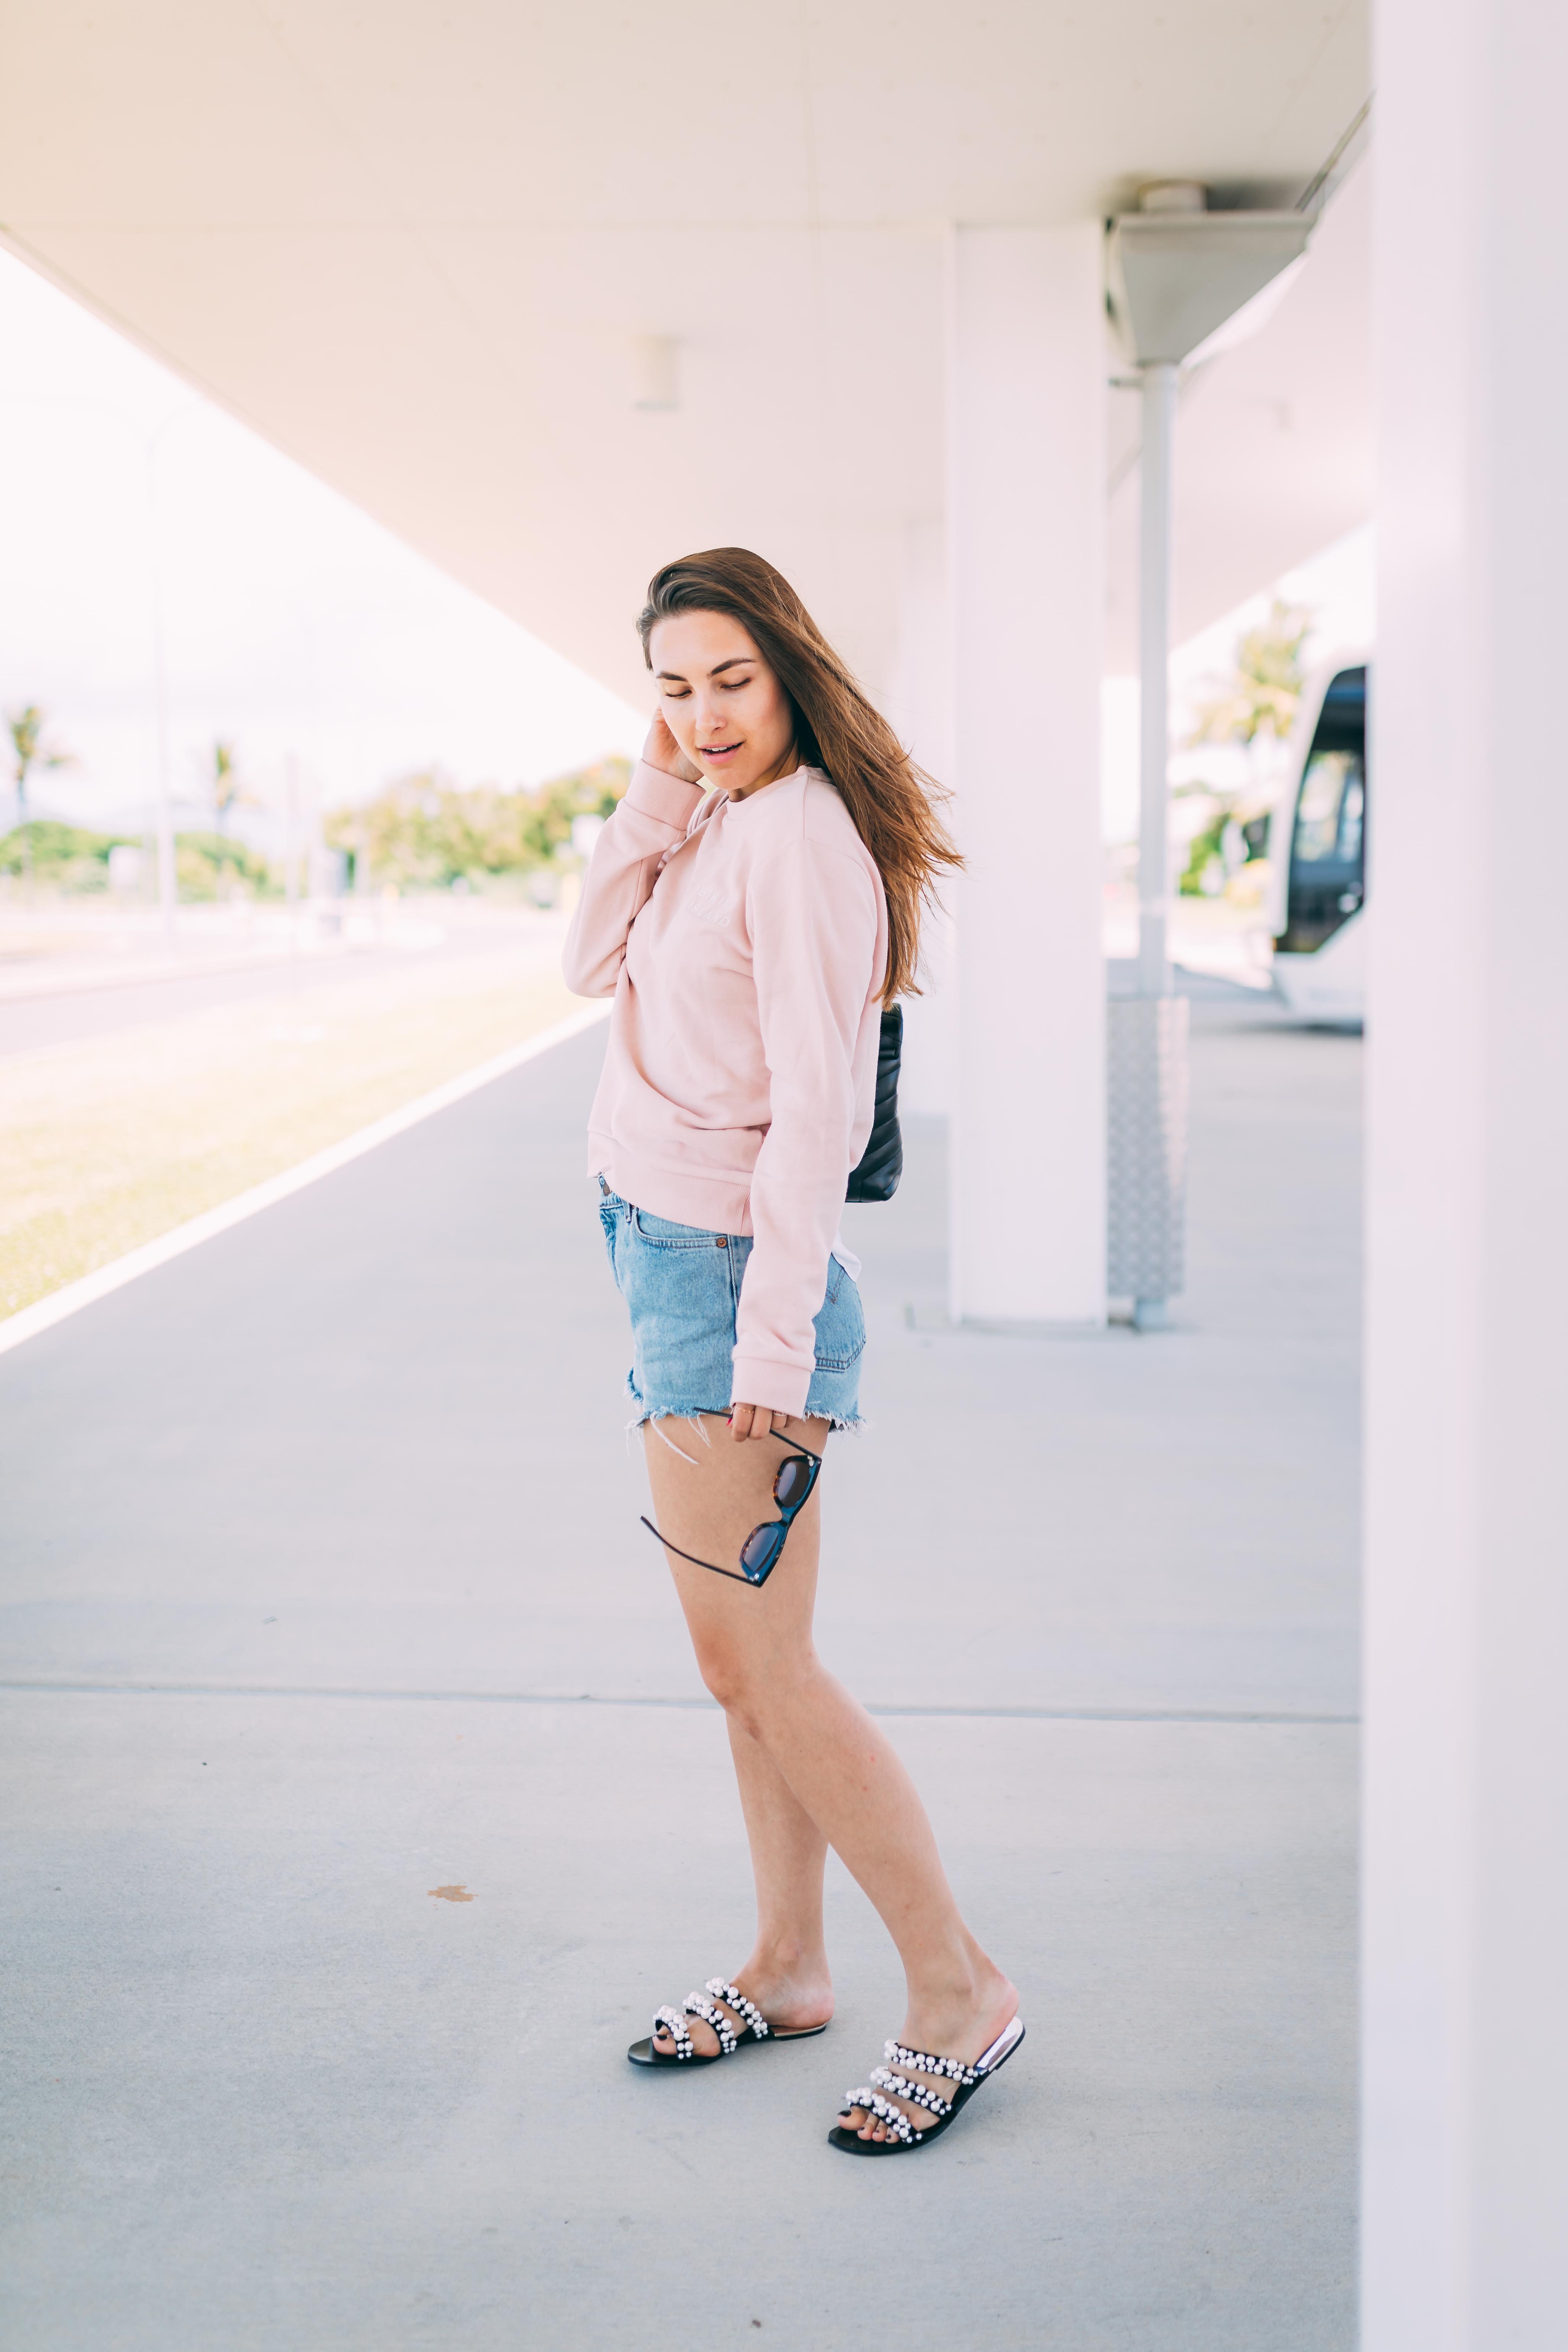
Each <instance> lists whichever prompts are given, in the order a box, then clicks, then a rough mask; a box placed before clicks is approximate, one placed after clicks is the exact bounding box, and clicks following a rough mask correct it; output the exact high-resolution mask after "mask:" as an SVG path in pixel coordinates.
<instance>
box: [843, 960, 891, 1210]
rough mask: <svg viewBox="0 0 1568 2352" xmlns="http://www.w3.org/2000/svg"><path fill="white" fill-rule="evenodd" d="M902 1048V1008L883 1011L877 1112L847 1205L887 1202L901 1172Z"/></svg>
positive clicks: (849, 1190)
mask: <svg viewBox="0 0 1568 2352" xmlns="http://www.w3.org/2000/svg"><path fill="white" fill-rule="evenodd" d="M903 1046H904V1008H903V1006H902V1005H901V1004H889V1005H884V1007H883V1008H882V1041H881V1044H880V1045H879V1047H878V1051H877V1108H876V1109H875V1111H874V1112H873V1114H872V1118H871V1139H870V1141H869V1142H868V1144H867V1146H866V1149H865V1150H864V1151H863V1152H862V1153H861V1155H860V1165H859V1166H858V1168H857V1169H856V1170H855V1171H854V1172H853V1174H852V1175H851V1176H850V1179H849V1189H848V1191H847V1192H846V1193H845V1195H844V1197H845V1199H846V1200H847V1201H890V1200H891V1199H892V1197H893V1195H894V1193H895V1192H897V1191H898V1189H899V1179H900V1176H901V1175H902V1174H903V1172H904V1139H903V1137H902V1136H901V1135H900V1133H899V1056H900V1054H901V1053H902V1052H903Z"/></svg>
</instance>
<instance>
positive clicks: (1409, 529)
mask: <svg viewBox="0 0 1568 2352" xmlns="http://www.w3.org/2000/svg"><path fill="white" fill-rule="evenodd" d="M1378 47H1379V54H1378V57H1377V59H1376V70H1375V73H1374V76H1373V79H1374V81H1375V84H1376V88H1377V93H1378V98H1377V103H1378V109H1379V122H1378V129H1377V152H1376V157H1375V171H1376V175H1377V178H1376V197H1377V246H1376V252H1377V277H1376V297H1375V303H1376V319H1377V327H1376V332H1377V339H1378V368H1379V378H1380V381H1379V392H1378V400H1379V409H1380V417H1381V424H1380V431H1381V442H1382V446H1381V453H1380V459H1379V465H1380V487H1379V531H1380V558H1379V561H1380V570H1381V580H1380V586H1379V604H1380V615H1379V633H1378V644H1377V651H1376V659H1375V667H1374V670H1373V705H1372V709H1373V744H1372V760H1371V766H1370V795H1369V808H1370V814H1371V824H1372V833H1371V860H1370V886H1371V887H1370V892H1369V912H1368V924H1369V949H1370V953H1371V977H1370V987H1371V997H1370V1020H1369V1050H1370V1058H1371V1079H1370V1112H1371V1140H1370V1161H1369V1172H1368V1183H1369V1205H1368V1241H1369V1290H1368V1303H1369V1335H1368V1402H1367V1416H1368V1500H1367V1571H1368V1602H1367V1636H1366V1716H1367V1747H1366V1757H1367V1761H1366V1827H1367V1841H1366V1864H1365V1873H1366V1878H1365V1886H1366V1927H1365V1937H1366V1941H1365V1951H1366V1959H1365V2035H1366V2042H1365V2103H1366V2104H1365V2158H1364V2162H1365V2237H1364V2258H1363V2262H1364V2267H1363V2279H1364V2285H1363V2338H1362V2342H1363V2352H1511V2347H1519V2352H1536V2347H1545V2346H1547V2345H1553V2344H1559V2343H1561V2342H1563V2340H1564V2335H1565V2333H1568V2123H1565V2118H1568V1485H1565V1480H1568V1472H1565V1468H1564V1465H1565V1462H1568V1375H1565V1367H1568V1248H1565V1245H1564V1226H1565V1222H1568V918H1565V914H1564V904H1563V877H1564V876H1565V875H1568V784H1565V782H1564V778H1563V751H1562V748H1561V733H1562V728H1561V720H1560V718H1559V715H1558V712H1557V709H1556V707H1555V701H1554V699H1553V698H1552V693H1551V690H1550V689H1549V691H1548V698H1547V701H1546V703H1545V704H1542V701H1541V700H1540V699H1539V698H1538V696H1537V694H1536V692H1535V690H1534V682H1535V681H1546V680H1556V679H1558V678H1559V677H1561V674H1562V670H1563V648H1564V645H1565V644H1568V571H1565V551H1568V440H1565V438H1564V435H1563V419H1562V413H1561V411H1562V401H1563V383H1564V381H1565V380H1568V348H1565V346H1568V332H1565V327H1568V307H1565V306H1568V284H1565V269H1564V258H1563V257H1564V251H1565V247H1564V237H1563V203H1562V186H1561V167H1560V163H1559V160H1558V158H1559V154H1560V149H1561V133H1562V121H1563V108H1564V103H1565V93H1568V16H1565V14H1564V12H1563V9H1561V8H1560V7H1555V8H1554V7H1552V6H1548V5H1542V0H1383V5H1382V9H1381V14H1380V18H1379V35H1378Z"/></svg>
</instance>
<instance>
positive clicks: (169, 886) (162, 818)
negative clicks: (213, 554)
mask: <svg viewBox="0 0 1568 2352" xmlns="http://www.w3.org/2000/svg"><path fill="white" fill-rule="evenodd" d="M147 467H148V477H149V482H150V491H149V496H150V500H151V505H152V509H153V513H152V533H151V536H152V544H153V562H152V588H153V597H152V603H153V694H154V698H155V701H156V705H157V719H158V907H159V911H160V913H161V914H162V917H163V950H164V952H165V954H167V955H174V953H175V952H176V951H177V948H178V940H177V936H176V932H175V917H174V909H175V906H176V904H177V902H178V897H179V879H178V875H177V873H176V869H175V865H174V810H173V807H172V805H171V801H170V793H169V667H168V659H167V656H166V654H165V652H164V647H163V579H162V576H161V575H162V566H161V559H160V556H159V551H158V477H157V456H156V451H155V450H154V449H153V448H149V450H148V453H147Z"/></svg>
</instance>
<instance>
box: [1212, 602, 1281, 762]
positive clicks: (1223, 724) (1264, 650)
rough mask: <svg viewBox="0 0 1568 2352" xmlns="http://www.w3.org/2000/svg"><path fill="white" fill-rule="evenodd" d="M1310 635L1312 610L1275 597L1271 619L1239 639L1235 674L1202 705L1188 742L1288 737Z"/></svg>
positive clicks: (1229, 741)
mask: <svg viewBox="0 0 1568 2352" xmlns="http://www.w3.org/2000/svg"><path fill="white" fill-rule="evenodd" d="M1311 633H1312V615H1311V614H1310V613H1309V612H1307V611H1306V610H1305V609H1304V608H1303V607H1302V606H1300V605H1299V604H1283V603H1281V602H1280V600H1279V597H1276V598H1275V600H1274V604H1273V607H1272V609H1271V611H1270V613H1269V615H1268V619H1267V621H1265V622H1263V623H1262V625H1260V626H1259V627H1258V628H1256V629H1248V630H1247V632H1246V634H1245V635H1243V636H1242V637H1241V638H1240V639H1239V640H1238V642H1237V648H1236V667H1235V669H1234V671H1233V672H1232V674H1231V676H1230V677H1228V678H1226V680H1225V682H1224V684H1223V685H1222V687H1221V688H1220V690H1219V691H1218V693H1217V694H1215V695H1213V696H1211V698H1209V700H1208V701H1206V702H1204V703H1200V704H1199V706H1198V723H1197V725H1196V726H1195V727H1194V730H1193V731H1192V733H1191V735H1189V736H1188V738H1187V741H1188V744H1189V746H1195V745H1196V744H1199V743H1247V744H1250V743H1255V742H1256V741H1257V740H1258V737H1259V736H1260V735H1274V736H1277V737H1279V739H1281V740H1283V738H1284V737H1285V736H1287V735H1289V732H1290V728H1291V724H1292V722H1293V720H1294V719H1295V716H1296V709H1297V705H1298V704H1299V703H1300V699H1301V687H1302V682H1303V670H1302V661H1301V650H1302V647H1303V646H1305V644H1306V642H1307V639H1308V638H1309V636H1310V635H1311Z"/></svg>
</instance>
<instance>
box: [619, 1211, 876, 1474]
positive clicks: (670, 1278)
mask: <svg viewBox="0 0 1568 2352" xmlns="http://www.w3.org/2000/svg"><path fill="white" fill-rule="evenodd" d="M599 1219H600V1223H602V1224H603V1226H604V1229H605V1248H606V1249H607V1250H608V1251H609V1254H610V1265H611V1268H612V1270H613V1272H614V1274H615V1277H616V1284H617V1286H619V1289H620V1294H621V1297H623V1298H624V1299H625V1300H626V1306H627V1307H628V1309H629V1310H630V1314H631V1318H632V1368H631V1370H630V1371H629V1372H628V1373H627V1374H626V1393H627V1395H628V1396H629V1397H631V1399H632V1400H633V1402H635V1404H636V1406H637V1416H636V1417H637V1421H638V1422H644V1421H653V1420H657V1419H660V1418H662V1417H663V1415H665V1414H666V1413H679V1414H682V1415H686V1416H689V1415H691V1414H694V1413H700V1412H729V1410H730V1407H731V1404H732V1403H733V1402H735V1399H734V1397H733V1396H732V1395H731V1380H732V1376H733V1370H734V1354H735V1307H736V1305H737V1303H738V1301H739V1299H740V1296H741V1286H742V1283H743V1282H744V1280H745V1278H746V1263H747V1260H748V1259H749V1258H750V1256H751V1255H752V1239H751V1235H750V1234H712V1233H703V1232H701V1231H700V1229H699V1228H698V1227H697V1226H695V1225H676V1224H671V1223H670V1222H669V1220H668V1217H654V1216H650V1215H649V1214H648V1213H647V1210H646V1209H636V1208H633V1207H632V1205H631V1203H630V1202H627V1201H623V1200H622V1199H621V1198H620V1196H619V1194H618V1193H616V1192H609V1191H608V1190H607V1189H606V1190H602V1191H601V1192H600V1196H599ZM814 1328H815V1329H816V1370H814V1371H813V1373H812V1376H811V1386H810V1387H809V1389H808V1390H807V1391H806V1398H805V1410H806V1413H807V1416H808V1417H811V1418H820V1419H822V1420H824V1421H829V1422H831V1423H832V1424H833V1426H834V1428H835V1429H853V1428H855V1427H856V1425H857V1424H858V1422H859V1419H860V1407H859V1396H860V1358H861V1355H862V1354H863V1352H864V1350H865V1346H866V1318H865V1315H864V1313H863V1312H862V1309H861V1306H860V1293H859V1290H858V1287H857V1286H856V1284H855V1283H854V1281H853V1280H852V1279H851V1277H850V1276H849V1275H848V1274H847V1273H846V1271H845V1269H844V1268H843V1266H841V1265H839V1263H838V1260H837V1258H836V1257H830V1258H829V1259H828V1261H827V1280H826V1295H825V1296H824V1298H823V1301H822V1307H821V1310H820V1312H819V1313H818V1315H817V1317H816V1325H815V1327H814ZM741 1402H742V1403H745V1402H753V1400H751V1399H745V1398H742V1400H741Z"/></svg>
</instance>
